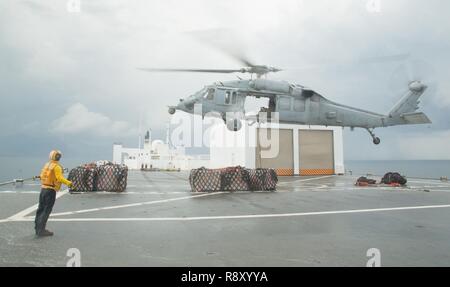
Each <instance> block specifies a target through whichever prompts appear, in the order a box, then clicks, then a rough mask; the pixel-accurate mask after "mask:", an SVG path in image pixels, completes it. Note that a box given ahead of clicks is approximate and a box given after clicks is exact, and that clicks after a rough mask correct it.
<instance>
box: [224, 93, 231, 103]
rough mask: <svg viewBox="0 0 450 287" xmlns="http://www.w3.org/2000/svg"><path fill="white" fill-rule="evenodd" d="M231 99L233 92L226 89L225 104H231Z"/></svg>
mask: <svg viewBox="0 0 450 287" xmlns="http://www.w3.org/2000/svg"><path fill="white" fill-rule="evenodd" d="M230 100H231V92H230V91H226V92H225V104H229V103H230Z"/></svg>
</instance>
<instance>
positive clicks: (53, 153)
mask: <svg viewBox="0 0 450 287" xmlns="http://www.w3.org/2000/svg"><path fill="white" fill-rule="evenodd" d="M61 157H62V153H61V152H60V151H59V150H52V151H51V152H50V155H49V158H50V160H55V161H59V160H60V159H61Z"/></svg>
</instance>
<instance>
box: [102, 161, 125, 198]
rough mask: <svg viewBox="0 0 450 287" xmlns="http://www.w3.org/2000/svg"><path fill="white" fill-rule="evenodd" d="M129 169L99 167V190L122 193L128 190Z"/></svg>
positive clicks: (113, 166)
mask: <svg viewBox="0 0 450 287" xmlns="http://www.w3.org/2000/svg"><path fill="white" fill-rule="evenodd" d="M127 178H128V167H126V166H124V165H118V164H105V165H101V166H99V167H97V190H98V191H114V192H122V191H124V190H125V189H126V188H127Z"/></svg>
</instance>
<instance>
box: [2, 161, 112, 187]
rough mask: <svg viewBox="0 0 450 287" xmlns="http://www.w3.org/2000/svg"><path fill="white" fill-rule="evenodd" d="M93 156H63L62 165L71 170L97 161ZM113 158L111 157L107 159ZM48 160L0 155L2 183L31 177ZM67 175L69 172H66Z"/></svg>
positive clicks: (37, 173) (36, 173) (38, 172)
mask: <svg viewBox="0 0 450 287" xmlns="http://www.w3.org/2000/svg"><path fill="white" fill-rule="evenodd" d="M96 160H99V159H93V158H62V159H61V165H62V166H63V167H64V168H68V169H69V170H70V169H72V168H74V167H77V166H78V165H80V164H83V163H88V162H92V161H96ZM107 160H111V159H107ZM47 161H48V156H43V157H4V156H0V183H1V182H5V181H10V180H12V179H15V178H30V177H33V176H36V175H39V174H40V171H41V168H42V166H43V165H44V164H45V163H46V162H47ZM66 176H67V173H66Z"/></svg>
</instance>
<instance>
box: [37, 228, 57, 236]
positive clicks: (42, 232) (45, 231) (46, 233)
mask: <svg viewBox="0 0 450 287" xmlns="http://www.w3.org/2000/svg"><path fill="white" fill-rule="evenodd" d="M36 236H38V237H45V236H53V232H51V231H48V230H47V229H45V230H43V231H41V232H39V233H36Z"/></svg>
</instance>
